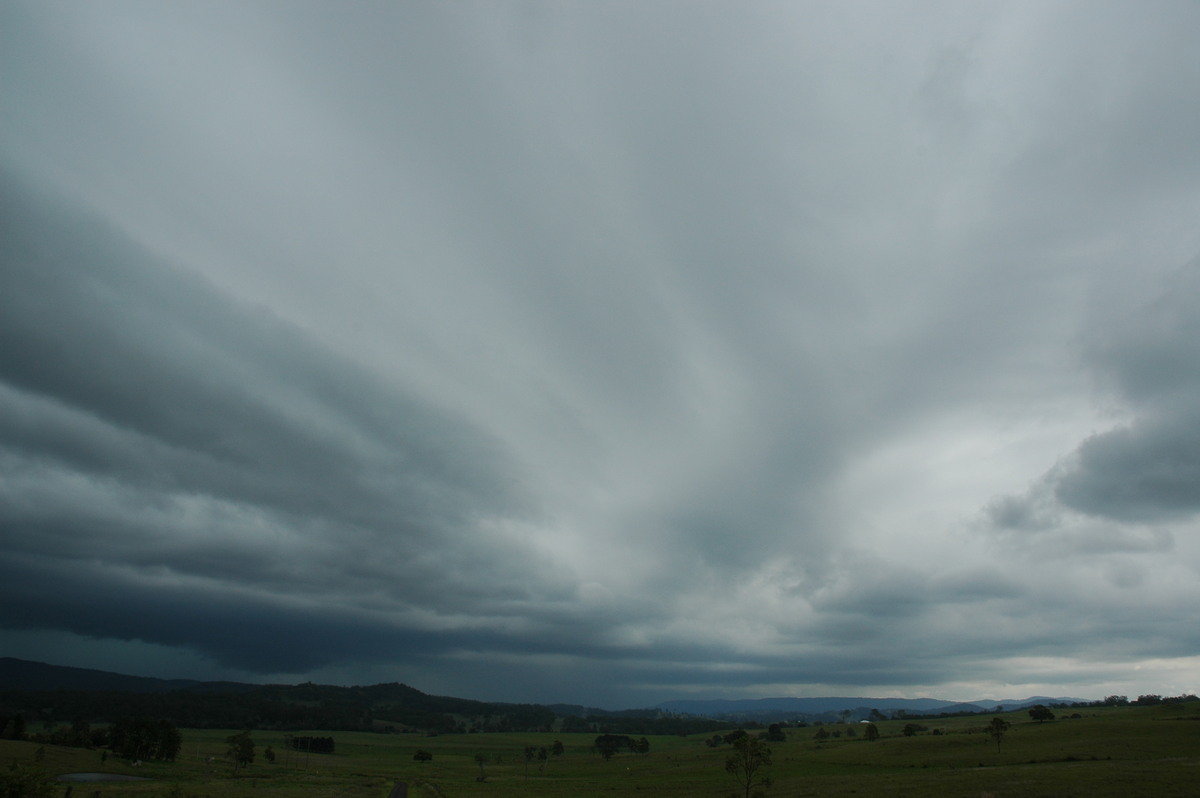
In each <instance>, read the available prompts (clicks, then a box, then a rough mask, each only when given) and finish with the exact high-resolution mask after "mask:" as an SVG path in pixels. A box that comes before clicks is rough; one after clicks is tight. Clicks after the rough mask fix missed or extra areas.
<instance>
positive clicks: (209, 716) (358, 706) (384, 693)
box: [0, 657, 1082, 733]
mask: <svg viewBox="0 0 1200 798" xmlns="http://www.w3.org/2000/svg"><path fill="white" fill-rule="evenodd" d="M55 691H69V692H75V693H123V694H127V695H133V696H152V695H163V694H173V695H174V696H175V697H174V698H172V699H171V704H170V706H172V707H174V709H173V710H172V712H173V714H175V715H176V716H177V717H179V718H180V719H181V722H182V719H183V718H184V717H186V718H188V721H187V722H188V723H190V724H192V725H207V724H208V723H214V724H217V725H231V726H236V725H246V723H248V722H253V723H262V724H265V723H272V724H278V725H296V726H305V727H325V728H333V727H339V728H342V727H344V728H369V727H375V726H379V725H380V724H384V723H386V722H387V721H396V722H397V723H399V724H402V725H404V726H408V727H414V728H421V729H437V730H442V731H452V730H455V729H458V728H463V727H464V726H469V725H471V724H475V725H479V726H480V727H481V728H483V727H498V728H522V729H525V728H542V727H547V726H550V725H553V724H556V723H557V724H558V725H561V724H562V721H561V720H559V721H555V718H560V719H561V718H570V717H573V718H577V719H585V718H586V719H590V720H591V721H592V722H600V723H603V725H605V726H611V727H613V728H617V727H621V728H624V725H623V724H624V722H626V721H630V722H631V721H634V719H647V718H653V719H655V720H656V722H658V723H659V724H660V725H662V726H663V728H662V732H663V733H674V732H675V731H676V729H675V728H674V726H671V725H670V724H669V721H670V718H671V717H672V716H674V717H676V718H677V719H679V720H680V721H684V720H685V718H687V717H690V718H693V719H700V718H704V719H711V720H712V721H721V722H728V723H752V722H759V723H773V722H776V721H788V720H804V721H821V720H823V721H831V720H837V719H840V718H841V713H842V712H843V711H848V712H849V719H850V720H863V719H866V718H868V717H869V716H870V714H871V710H878V711H879V712H881V713H884V714H885V715H890V714H892V713H894V712H897V711H900V710H903V711H905V712H907V713H909V714H913V715H921V714H938V713H942V712H945V713H967V712H989V711H991V710H993V709H995V708H996V707H997V706H999V707H1002V708H1003V709H1005V710H1012V709H1020V708H1022V707H1027V706H1032V705H1034V704H1053V703H1072V702H1079V701H1082V699H1075V698H1049V697H1046V696H1034V697H1031V698H1025V699H1019V700H1003V701H992V700H981V701H972V702H955V701H945V700H940V699H935V698H862V697H850V696H844V697H825V698H791V697H783V698H761V699H742V700H700V699H685V700H677V701H666V702H663V703H661V704H659V705H658V706H657V707H653V708H647V709H628V710H621V711H611V710H602V709H597V708H594V707H583V706H575V705H566V704H553V705H535V704H522V705H516V704H502V703H491V702H483V701H474V700H470V699H464V698H453V697H449V696H433V695H427V694H426V693H423V692H421V691H420V690H417V689H415V688H413V687H409V686H408V685H403V684H396V683H392V684H377V685H373V686H369V687H338V686H333V685H317V684H298V685H278V684H277V685H264V684H246V683H242V682H201V681H196V680H194V679H156V678H151V677H145V676H129V675H126V674H120V673H111V672H109V671H101V670H92V669H89V668H72V667H66V666H62V665H50V664H48V663H44V662H32V661H29V660H22V659H15V658H13V657H0V692H3V693H5V694H7V695H8V696H9V698H8V700H9V702H10V703H12V702H13V701H14V700H17V699H16V695H15V694H21V693H35V692H55ZM188 696H190V698H189V697H188ZM235 696H236V697H237V698H236V700H235V699H234V697H235ZM21 700H25V699H21ZM28 700H32V697H28ZM154 700H155V701H159V702H160V703H161V701H162V700H163V699H162V698H156V699H154ZM43 703H44V702H43ZM125 703H126V704H128V705H130V706H131V707H132V706H133V705H140V703H141V701H140V699H139V701H137V702H132V703H130V701H129V699H126V700H125ZM35 705H36V704H35ZM164 706H165V705H164ZM76 707H77V710H76V711H78V712H80V713H83V714H104V710H101V709H99V708H97V704H96V702H95V701H91V702H90V703H88V702H82V701H80V702H77V704H76ZM87 707H91V709H87ZM243 715H244V716H245V717H243ZM642 725H643V726H645V725H646V723H645V722H644V721H643V722H642ZM676 725H679V724H676ZM690 725H695V722H684V723H683V726H689V727H690ZM701 725H703V724H701ZM584 726H585V727H588V728H590V726H586V724H584ZM680 728H681V729H682V726H680Z"/></svg>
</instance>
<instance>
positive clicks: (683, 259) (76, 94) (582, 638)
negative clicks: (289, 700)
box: [0, 0, 1200, 709]
mask: <svg viewBox="0 0 1200 798" xmlns="http://www.w3.org/2000/svg"><path fill="white" fill-rule="evenodd" d="M1198 29H1200V4H1196V3H1192V2H1185V1H1184V0H1167V1H1160V0H1151V1H1150V2H1144V3H1137V4H1133V3H1126V2H1105V1H1104V0H1100V1H1099V2H1096V1H1094V0H1086V1H1081V2H1054V1H1047V0H1036V1H1035V2H1020V1H1018V2H959V1H958V0H954V1H953V2H951V1H949V0H947V2H920V1H916V2H911V3H890V2H842V1H841V0H838V1H837V2H833V1H832V0H830V1H829V2H803V1H801V2H766V1H765V0H756V1H755V2H749V3H726V2H705V1H704V0H697V1H695V2H676V1H674V0H662V2H654V3H644V2H640V0H639V1H637V2H634V1H632V0H630V1H624V0H611V1H610V2H609V1H606V2H595V3H585V2H560V1H559V0H553V1H549V0H548V1H546V2H538V1H537V0H528V1H526V0H499V2H492V1H488V2H484V1H483V0H456V1H455V2H434V0H413V1H412V2H374V1H373V0H364V1H363V2H356V3H352V4H351V3H328V2H306V1H305V0H289V1H288V2H283V1H282V0H278V1H277V0H256V2H232V1H231V0H229V1H226V0H216V1H215V2H214V0H203V2H195V1H192V0H180V1H179V2H172V3H160V2H157V1H156V0H145V1H144V2H135V1H132V0H111V1H110V2H105V3H87V2H77V1H72V2H59V1H58V0H36V1H29V2H27V1H26V0H4V2H2V3H0V540H2V541H3V546H2V548H0V654H3V655H5V656H13V657H19V658H23V659H33V660H39V661H45V662H52V663H55V664H60V665H71V666H76V667H89V668H101V669H104V670H113V671H118V672H122V673H132V674H138V675H147V676H159V677H167V678H193V679H235V680H239V681H251V682H283V683H297V682H303V681H316V682H323V683H329V684H346V685H352V684H376V683H381V682H404V683H406V684H409V685H411V686H413V687H416V688H417V689H419V690H423V691H425V692H428V693H434V694H440V695H454V696H458V697H463V698H475V699H481V700H491V701H512V702H535V703H555V702H567V703H578V704H584V705H588V706H597V707H604V708H611V709H619V708H630V707H644V706H650V705H653V704H655V703H658V702H660V701H666V700H669V699H675V698H684V697H704V698H740V697H766V696H785V695H794V696H820V695H862V696H881V697H882V696H896V697H921V696H932V697H939V698H947V699H957V700H971V699H980V698H985V697H986V698H995V699H1004V698H1020V697H1025V696H1029V695H1050V696H1070V697H1082V698H1100V697H1103V696H1106V695H1110V694H1122V695H1129V696H1130V697H1134V696H1137V695H1141V694H1144V693H1155V694H1162V695H1179V694H1181V693H1194V692H1197V691H1200V626H1198V625H1197V624H1196V622H1195V610H1196V607H1197V606H1200V401H1198V400H1197V397H1198V396H1200V390H1198V389H1200V224H1197V220H1198V219H1200V149H1198V148H1197V142H1200V103H1197V102H1196V97H1197V91H1198V90H1200V50H1197V48H1196V47H1195V31H1196V30H1198Z"/></svg>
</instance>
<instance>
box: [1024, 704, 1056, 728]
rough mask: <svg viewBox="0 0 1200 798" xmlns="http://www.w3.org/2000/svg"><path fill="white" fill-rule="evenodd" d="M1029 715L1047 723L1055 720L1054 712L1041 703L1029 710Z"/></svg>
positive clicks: (1039, 721)
mask: <svg viewBox="0 0 1200 798" xmlns="http://www.w3.org/2000/svg"><path fill="white" fill-rule="evenodd" d="M1029 717H1031V718H1033V719H1034V720H1036V721H1037V722H1038V723H1045V722H1046V721H1048V720H1054V713H1053V712H1051V711H1050V710H1049V709H1047V708H1046V707H1044V706H1042V705H1041V704H1038V705H1037V706H1035V707H1033V708H1031V709H1030V710H1029Z"/></svg>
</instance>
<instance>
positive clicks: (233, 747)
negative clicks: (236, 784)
mask: <svg viewBox="0 0 1200 798" xmlns="http://www.w3.org/2000/svg"><path fill="white" fill-rule="evenodd" d="M225 744H226V745H228V746H229V748H228V749H227V750H226V751H225V756H227V757H229V759H231V760H233V775H235V776H236V775H237V772H238V771H239V770H241V769H242V767H243V766H245V765H249V764H250V763H251V762H253V761H254V741H253V740H251V739H250V732H249V730H247V731H244V732H242V733H241V734H233V735H230V736H229V737H226V738H225Z"/></svg>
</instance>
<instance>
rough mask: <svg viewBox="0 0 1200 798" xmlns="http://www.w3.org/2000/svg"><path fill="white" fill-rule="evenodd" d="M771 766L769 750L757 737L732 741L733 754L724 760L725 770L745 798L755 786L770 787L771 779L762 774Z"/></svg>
mask: <svg viewBox="0 0 1200 798" xmlns="http://www.w3.org/2000/svg"><path fill="white" fill-rule="evenodd" d="M769 764H771V749H770V748H768V747H767V744H766V743H765V742H763V741H762V740H760V739H758V738H757V737H750V736H745V737H739V738H737V739H736V740H734V741H733V753H732V754H730V755H729V758H728V759H726V760H725V770H726V772H728V773H729V774H730V775H731V776H733V778H734V779H735V780H736V781H737V783H738V786H740V787H741V788H742V789H743V791H744V793H745V797H746V798H750V791H751V790H752V789H754V787H755V786H757V785H762V786H763V787H769V786H771V779H770V778H769V777H767V776H766V774H764V773H763V772H762V770H763V768H764V767H766V766H767V765H769Z"/></svg>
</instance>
